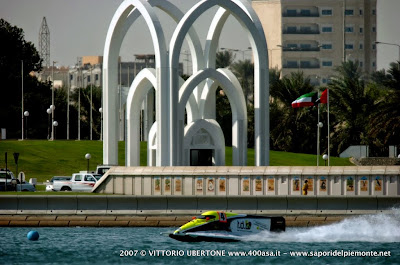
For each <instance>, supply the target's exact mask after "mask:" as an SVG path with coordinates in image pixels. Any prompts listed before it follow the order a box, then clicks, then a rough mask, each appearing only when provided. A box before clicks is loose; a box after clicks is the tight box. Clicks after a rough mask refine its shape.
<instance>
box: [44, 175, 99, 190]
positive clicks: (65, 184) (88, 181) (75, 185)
mask: <svg viewBox="0 0 400 265" xmlns="http://www.w3.org/2000/svg"><path fill="white" fill-rule="evenodd" d="M100 178H101V176H100V175H98V174H95V173H91V172H89V173H88V172H86V171H83V172H80V173H74V174H72V178H70V179H66V180H65V179H64V180H53V182H52V183H51V184H50V182H48V184H46V190H47V191H49V190H52V191H88V192H89V191H91V190H92V189H93V187H94V185H95V184H96V182H97V181H98V180H99V179H100Z"/></svg>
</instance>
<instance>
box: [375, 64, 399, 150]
mask: <svg viewBox="0 0 400 265" xmlns="http://www.w3.org/2000/svg"><path fill="white" fill-rule="evenodd" d="M376 76H379V77H381V78H380V79H378V78H376ZM374 77H375V78H374V81H375V83H376V85H378V86H379V85H380V86H384V89H383V90H382V91H383V93H382V95H381V96H380V98H379V100H378V101H377V102H376V104H375V106H374V107H375V109H376V111H375V112H374V113H373V114H372V115H371V123H370V129H369V135H370V137H371V138H373V139H377V140H376V142H378V141H379V142H381V144H382V145H386V146H387V145H393V144H394V145H399V144H400V137H399V136H400V108H399V102H400V61H398V62H397V63H391V64H390V68H389V70H388V71H387V73H386V72H385V70H381V71H379V72H377V73H374Z"/></svg>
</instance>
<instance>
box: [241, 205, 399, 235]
mask: <svg viewBox="0 0 400 265" xmlns="http://www.w3.org/2000/svg"><path fill="white" fill-rule="evenodd" d="M247 240H248V241H261V242H400V209H394V210H393V213H392V214H376V215H363V216H357V217H349V218H347V219H345V220H343V221H341V222H338V223H334V224H330V225H324V226H317V227H304V228H290V227H289V228H287V229H286V232H283V233H273V232H262V233H260V234H256V235H252V236H250V237H248V238H247Z"/></svg>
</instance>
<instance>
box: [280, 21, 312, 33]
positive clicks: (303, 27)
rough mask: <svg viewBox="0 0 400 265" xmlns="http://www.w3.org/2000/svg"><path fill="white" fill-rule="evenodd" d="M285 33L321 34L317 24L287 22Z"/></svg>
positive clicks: (284, 28) (283, 31)
mask: <svg viewBox="0 0 400 265" xmlns="http://www.w3.org/2000/svg"><path fill="white" fill-rule="evenodd" d="M282 33H283V34H319V33H320V31H319V26H318V25H317V24H300V25H299V24H292V23H290V24H286V25H284V27H283V30H282Z"/></svg>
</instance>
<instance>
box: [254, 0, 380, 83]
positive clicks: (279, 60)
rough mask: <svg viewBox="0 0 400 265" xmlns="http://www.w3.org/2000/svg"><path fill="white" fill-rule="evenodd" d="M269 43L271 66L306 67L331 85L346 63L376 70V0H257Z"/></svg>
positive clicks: (318, 80) (315, 79) (285, 71)
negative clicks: (338, 71) (354, 62)
mask: <svg viewBox="0 0 400 265" xmlns="http://www.w3.org/2000/svg"><path fill="white" fill-rule="evenodd" d="M252 5H253V8H254V9H255V11H256V12H257V14H258V16H259V18H260V20H261V23H262V25H263V28H264V32H265V36H266V39H267V44H268V56H269V67H270V68H275V67H277V68H278V69H279V70H281V71H282V75H287V74H289V73H291V72H295V71H303V72H304V74H305V75H307V76H309V77H310V79H311V82H312V83H313V84H315V85H325V84H326V83H328V82H329V79H330V78H331V77H332V76H333V75H335V72H334V71H333V70H334V68H335V67H336V66H339V65H340V64H341V63H342V62H343V61H346V60H352V61H358V62H359V64H360V67H361V69H362V71H363V73H365V74H370V73H372V72H373V71H375V70H376V44H375V41H376V29H377V26H376V0H253V1H252Z"/></svg>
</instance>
